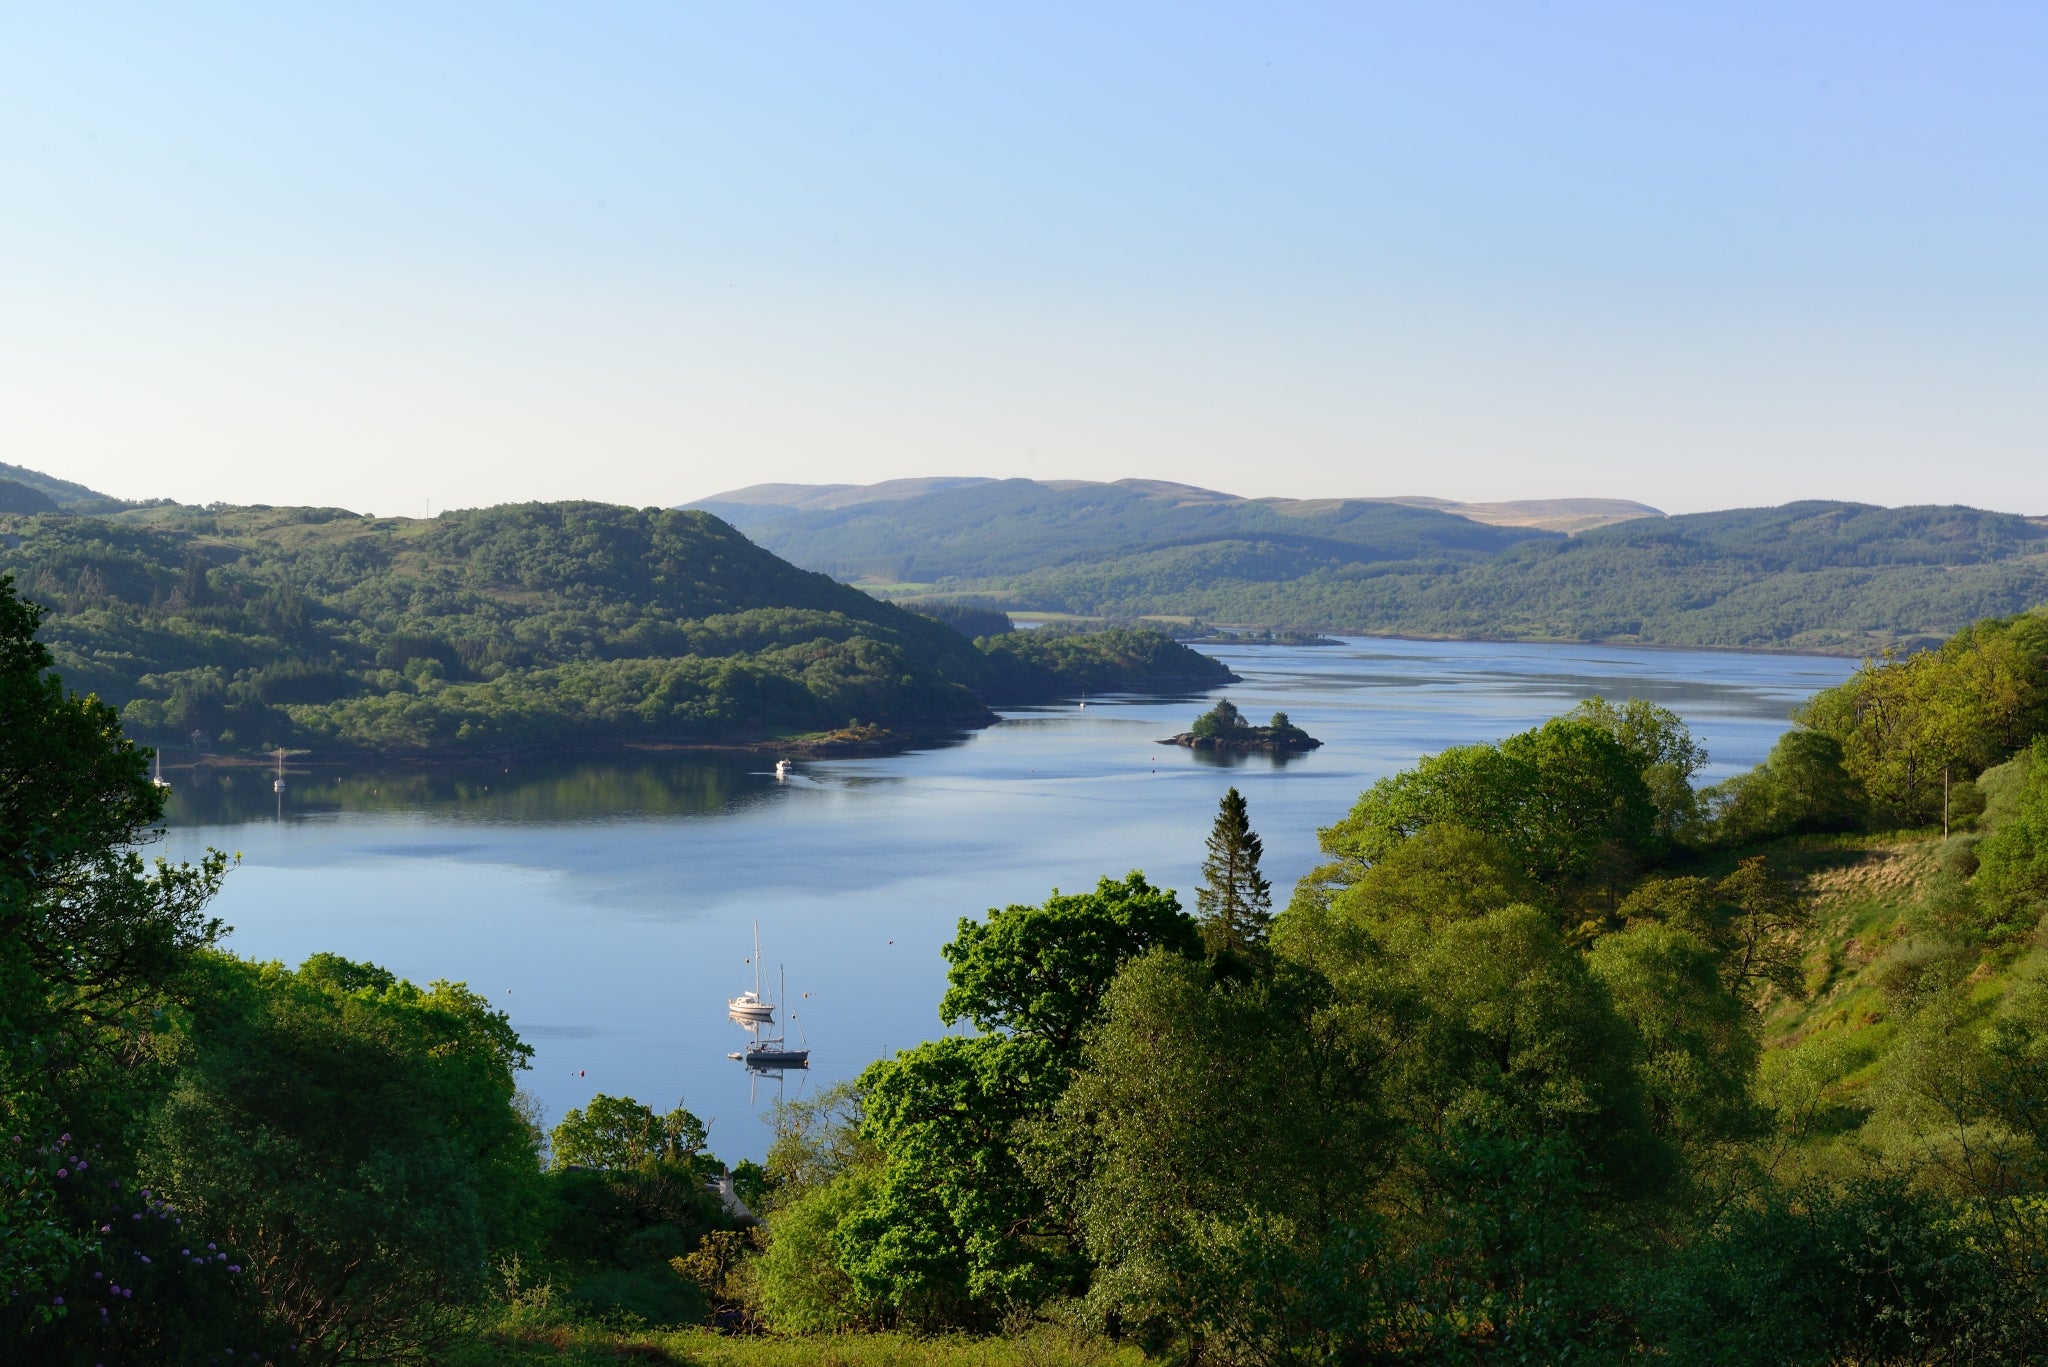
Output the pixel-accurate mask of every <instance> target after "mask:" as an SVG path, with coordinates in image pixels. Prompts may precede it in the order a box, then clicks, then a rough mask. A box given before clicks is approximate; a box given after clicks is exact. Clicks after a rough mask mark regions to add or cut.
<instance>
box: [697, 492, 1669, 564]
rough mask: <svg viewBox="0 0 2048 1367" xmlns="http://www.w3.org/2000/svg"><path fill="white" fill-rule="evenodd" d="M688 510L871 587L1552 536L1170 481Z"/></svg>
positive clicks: (789, 500) (1479, 553)
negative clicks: (1143, 560)
mask: <svg viewBox="0 0 2048 1367" xmlns="http://www.w3.org/2000/svg"><path fill="white" fill-rule="evenodd" d="M690 506H691V507H692V508H693V509H695V510H697V511H701V512H708V513H711V514H713V515H714V516H716V517H719V518H722V519H724V520H725V521H727V522H730V523H731V524H732V525H733V526H735V527H737V528H739V529H740V530H741V531H742V532H744V533H746V534H747V536H748V537H749V538H750V539H752V540H753V541H754V542H756V543H757V544H759V545H761V546H763V547H766V548H767V549H769V550H772V551H774V552H775V553H776V554H777V555H780V556H782V557H783V558H784V559H786V560H789V561H791V562H793V563H796V564H800V565H802V566H804V567H805V568H806V569H814V570H818V571H821V572H823V573H826V574H830V575H832V576H834V577H835V578H838V579H843V580H858V581H864V582H868V583H906V582H908V583H929V582H934V581H937V580H942V579H947V580H950V579H988V578H996V577H1002V576H1008V575H1017V574H1029V573H1034V572H1038V571H1041V570H1045V569H1048V568H1053V567H1057V566H1061V565H1077V564H1095V563H1099V562H1102V561H1105V560H1111V559H1115V558H1117V557H1119V556H1125V555H1141V554H1151V553H1155V552H1157V551H1160V550H1162V549H1165V548H1171V547H1185V546H1202V545H1212V544H1216V543H1219V542H1237V541H1248V542H1254V543H1257V544H1259V545H1262V546H1266V547H1269V548H1272V549H1274V550H1277V551H1279V552H1281V553H1284V554H1288V555H1295V556H1311V557H1323V558H1327V557H1330V556H1336V557H1341V558H1343V559H1346V560H1348V561H1354V562H1358V563H1387V562H1395V561H1408V560H1424V561H1428V562H1431V563H1436V562H1441V561H1445V560H1469V559H1475V558H1483V557H1485V556H1489V555H1492V554H1494V553H1496V552H1498V551H1501V550H1503V549H1505V548H1506V547H1508V546H1511V545H1514V544H1515V543H1517V542H1519V541H1524V540H1529V539H1532V538H1536V539H1541V538H1555V537H1557V536H1559V535H1560V534H1559V533H1555V532H1546V531H1542V530H1539V529H1537V528H1533V527H1514V526H1503V525H1499V524H1494V523H1487V522H1482V521H1475V520H1473V519H1471V518H1466V517H1460V516H1457V515H1455V514H1453V513H1449V512H1445V511H1443V510H1441V509H1438V508H1432V507H1421V506H1417V505H1415V504H1412V503H1398V502H1393V501H1390V500H1385V499H1264V498H1262V499H1247V498H1240V497H1238V496H1237V495H1235V494H1226V493H1219V492H1217V491H1216V490H1213V489H1202V488H1197V487H1196V486H1193V485H1187V484H1173V483H1169V482H1167V481H1164V480H1134V479H1127V480H1117V481H1115V482H1114V483H1107V484H1097V483H1091V482H1088V481H1083V480H1060V481H1039V480H1029V479H979V480H900V481H892V482H891V483H889V484H887V485H881V486H867V487H865V488H863V487H859V486H852V487H849V486H837V487H833V488H830V489H825V490H819V489H811V488H806V487H804V486H789V485H771V486H760V485H757V486H755V487H753V488H751V489H741V490H735V491H734V492H733V493H731V494H727V495H721V496H719V497H717V498H711V499H705V500H702V501H700V502H698V503H695V504H692V505H690ZM1631 506H1635V505H1631Z"/></svg>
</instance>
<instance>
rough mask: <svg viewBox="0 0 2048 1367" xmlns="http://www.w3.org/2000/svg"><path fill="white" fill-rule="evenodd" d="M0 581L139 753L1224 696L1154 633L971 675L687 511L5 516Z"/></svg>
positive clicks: (573, 738)
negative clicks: (1161, 693)
mask: <svg viewBox="0 0 2048 1367" xmlns="http://www.w3.org/2000/svg"><path fill="white" fill-rule="evenodd" d="M0 573H11V574H12V575H13V576H14V577H15V580H16V582H17V585H18V587H19V590H20V592H21V593H22V594H23V595H24V596H25V597H27V598H29V599H31V600H33V601H35V602H38V603H40V604H42V605H43V606H45V607H46V608H48V609H49V610H50V614H51V615H50V617H49V619H48V623H47V626H46V628H45V635H46V638H47V640H48V642H49V644H50V648H51V649H52V650H53V651H54V653H55V657H56V660H57V663H58V667H59V668H60V669H61V670H62V671H63V673H64V675H65V676H66V678H67V679H69V680H71V681H72V682H73V683H74V684H75V685H76V686H78V687H80V688H82V689H89V690H91V691H93V692H95V693H97V694H98V695H99V696H100V697H102V698H104V699H106V700H108V701H110V702H112V703H114V704H115V705H116V706H117V707H119V708H120V709H121V712H122V716H123V720H124V722H125V723H126V724H127V725H128V727H129V728H130V729H131V730H132V731H133V732H134V733H135V734H137V735H138V736H142V737H145V738H148V739H151V740H157V741H166V742H168V741H180V742H182V740H183V739H184V738H185V737H186V735H187V734H188V733H189V732H192V731H195V730H196V731H199V732H201V733H203V734H204V735H206V736H208V737H212V738H214V739H215V740H217V742H218V743H219V744H221V745H222V746H224V747H227V748H235V747H239V748H244V749H249V748H269V747H271V746H274V745H304V746H317V747H320V748H323V749H327V750H337V749H339V750H412V751H427V750H446V749H475V748H482V747H488V746H536V745H564V744H580V743H595V742H602V741H617V740H623V739H646V740H669V741H690V740H710V739H748V738H760V737H767V736H773V735H778V734H786V733H790V732H809V731H820V730H826V729H831V728H841V727H845V726H846V725H847V723H848V722H850V721H854V720H858V721H860V722H863V723H866V724H870V725H881V726H884V727H890V728H895V729H899V730H900V729H912V730H915V729H920V728H926V729H928V728H933V727H947V726H961V725H972V724H976V723H978V722H979V721H981V720H983V719H984V718H985V717H986V716H987V715H988V705H989V704H990V703H992V702H1003V701H1022V700H1027V699H1030V698H1035V697H1046V696H1052V695H1054V694H1057V693H1059V692H1062V691H1065V690H1068V689H1078V688H1084V687H1093V688H1105V687H1155V686H1208V685H1210V684H1213V683H1216V682H1222V681H1225V680H1227V679H1228V677H1229V672H1228V671H1227V670H1225V669H1224V668H1223V667H1222V666H1221V665H1218V664H1217V663H1216V662H1215V661H1213V660H1211V659H1209V658H1208V657H1206V656H1202V655H1199V654H1197V653H1195V652H1193V651H1190V650H1187V649H1185V648H1184V647H1180V646H1177V645H1174V644H1173V643H1172V642H1171V641H1169V640H1166V639H1165V638H1163V637H1157V638H1156V639H1154V637H1155V636H1156V634H1154V633H1140V636H1141V637H1143V638H1144V639H1142V640H1137V641H1134V640H1133V639H1131V638H1130V636H1129V634H1128V633H1115V634H1108V635H1092V636H1078V637H1072V638H1069V640H1068V643H1067V644H1066V645H1065V646H1064V647H1063V649H1062V651H1061V652H1059V653H1058V654H1057V656H1056V657H1055V656H1046V657H1045V658H1038V659H1032V660H1029V661H1026V660H1025V659H1024V658H1023V657H1022V656H1021V655H1019V654H1018V653H1017V651H1016V650H1015V649H1014V648H1011V649H1008V650H1004V651H999V652H997V653H994V654H991V653H989V652H987V651H984V650H982V649H979V648H977V647H976V645H975V644H974V643H973V642H972V641H971V640H968V639H967V638H966V637H964V636H962V635H961V634H960V633H959V632H957V631H954V630H952V629H950V628H948V627H947V626H945V625H943V624H941V623H939V622H937V621H934V620H932V619H930V618H928V617H924V616H920V615H917V614H914V613H910V612H906V611H903V610H901V609H899V608H896V607H892V606H890V605H888V604H886V603H882V602H878V601H877V600H875V599H874V598H872V597H870V596H868V595H866V594H863V593H860V592H857V591H855V590H853V589H850V588H847V587H845V586H843V585H840V584H837V583H835V582H833V581H832V580H831V579H830V578H828V577H826V576H824V575H820V574H813V573H808V572H806V571H803V570H799V569H796V568H795V567H793V566H791V565H789V564H787V563H785V562H784V561H781V560H779V559H777V558H776V557H774V556H773V555H770V554H769V553H767V552H766V551H763V550H761V549H760V548H759V547H757V546H755V545H753V544H752V543H751V542H749V541H747V540H746V539H745V538H744V537H742V536H740V535H738V534H737V533H736V532H734V531H733V530H732V529H731V528H730V527H728V526H726V525H725V524H724V523H722V522H719V521H718V520H717V519H715V518H713V517H710V516H709V515H707V514H704V513H680V512H663V511H659V510H653V509H648V510H635V509H629V508H619V507H613V506H610V505H605V504H593V503H568V504H527V505H518V506H509V507H501V508H490V509H481V510H474V511H469V512H459V513H449V514H444V515H443V516H441V517H438V518H435V519H433V520H431V521H427V520H413V519H405V518H365V517H359V516H357V515H356V514H353V513H349V512H346V511H343V510H340V509H333V508H261V507H252V508H214V509H201V508H190V507H182V506H178V505H171V504H163V505H155V506H148V507H132V508H127V509H125V510H123V511H119V512H117V513H114V514H112V515H107V516H74V515H58V514H44V515H39V516H17V517H11V518H0ZM1041 653H1043V652H1041Z"/></svg>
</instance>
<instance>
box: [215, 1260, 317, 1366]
mask: <svg viewBox="0 0 2048 1367" xmlns="http://www.w3.org/2000/svg"><path fill="white" fill-rule="evenodd" d="M241 1270H242V1265H241V1264H240V1263H229V1264H228V1271H230V1272H240V1271H241ZM292 1351H293V1352H294V1353H296V1352H298V1351H299V1350H298V1349H297V1348H296V1347H294V1348H293V1349H292Z"/></svg>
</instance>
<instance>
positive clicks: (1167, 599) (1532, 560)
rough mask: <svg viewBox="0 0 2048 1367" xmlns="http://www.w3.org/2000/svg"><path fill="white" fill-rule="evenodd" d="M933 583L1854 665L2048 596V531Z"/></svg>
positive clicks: (1946, 515) (1642, 523)
mask: <svg viewBox="0 0 2048 1367" xmlns="http://www.w3.org/2000/svg"><path fill="white" fill-rule="evenodd" d="M934 587H935V589H936V590H938V591H941V592H957V593H970V594H973V595H976V596H979V597H983V598H988V599H992V600H996V601H1001V602H1003V603H1005V604H1007V605H1009V606H1010V607H1012V608H1016V609H1031V610H1039V611H1049V612H1068V613H1080V614H1086V615H1106V616H1135V615H1143V614H1172V615H1183V616H1194V617H1200V618H1204V619H1207V620H1210V621H1219V622H1241V623H1255V624H1258V625H1262V626H1279V627H1300V628H1307V629H1313V630H1320V631H1355V632H1363V633H1387V634H1396V635H1419V636H1447V637H1480V638H1494V639H1519V640H1602V641H1622V642H1642V643H1646V644H1655V645H1684V646H1720V647H1748V648H1752V649H1796V650H1811V651H1817V652H1831V653H1841V654H1860V653H1864V652H1868V651H1872V650H1877V649H1881V648H1882V647H1884V646H1886V645H1891V644H1904V645H1913V644H1926V643H1928V642H1931V641H1934V640H1939V639H1940V638H1942V637H1945V636H1947V635H1949V634H1950V633H1952V632H1954V631H1956V630H1959V629H1960V628H1961V627H1963V626H1965V625H1966V624H1968V623H1969V622H1972V621H1974V620H1976V619H1978V618H1980V617H1986V616H1996V615H2003V614H2009V613H2013V612H2019V611H2022V610H2024V609H2026V608H2028V607H2031V606H2034V605H2036V604H2039V603H2043V602H2048V523H2044V522H2042V521H2040V520H2035V519H2028V518H2023V517H2018V516H2014V515H2012V514H2009V513H1993V512H1984V511H1981V510H1979V509H1975V508H1960V507H1924V508H1876V507H1871V506H1869V505H1867V504H1855V503H1794V504H1788V505H1785V506H1784V507H1779V508H1755V509H1736V510H1730V511H1726V512H1715V513H1695V514H1687V515H1682V516H1676V517H1668V518H1658V519H1649V518H1645V519H1641V520H1638V521H1632V522H1624V523H1621V524H1618V525H1615V526H1609V527H1601V528H1597V529H1595V530H1592V531H1588V532H1585V533H1582V534H1581V535H1578V536H1575V537H1572V538H1570V539H1568V540H1567V539H1565V538H1562V537H1542V538H1529V539H1525V540H1522V541H1519V542H1517V543H1516V544H1514V545H1511V546H1507V547H1504V548H1503V549H1501V550H1500V551H1498V552H1497V553H1495V554H1492V555H1489V556H1486V557H1484V558H1464V559H1454V558H1451V557H1435V558H1422V557H1418V558H1413V559H1408V560H1392V559H1389V560H1386V561H1381V562H1368V561H1366V560H1364V559H1363V558H1361V557H1359V556H1356V555H1353V554H1350V553H1348V552H1346V551H1343V550H1340V549H1337V548H1333V547H1330V546H1327V545H1324V546H1308V545H1304V544H1302V543H1300V542H1298V541H1291V540H1288V539H1285V538H1257V539H1248V538H1233V539H1227V540H1217V541H1213V542H1208V543H1205V544H1199V545H1177V546H1171V547H1162V548H1159V549H1155V550H1149V551H1144V552H1140V553H1137V554H1131V555H1122V556H1117V557H1114V558H1105V559H1101V560H1096V561H1091V562H1085V563H1068V564H1064V565H1059V566H1049V567H1045V568H1039V569H1034V570H1031V571H1029V572H1023V573H1015V574H1010V575H1000V576H990V577H984V578H978V579H975V578H964V577H963V578H959V579H954V580H941V581H939V582H938V583H937V584H935V585H934Z"/></svg>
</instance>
